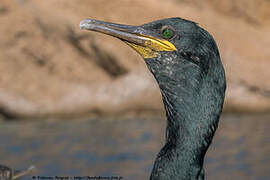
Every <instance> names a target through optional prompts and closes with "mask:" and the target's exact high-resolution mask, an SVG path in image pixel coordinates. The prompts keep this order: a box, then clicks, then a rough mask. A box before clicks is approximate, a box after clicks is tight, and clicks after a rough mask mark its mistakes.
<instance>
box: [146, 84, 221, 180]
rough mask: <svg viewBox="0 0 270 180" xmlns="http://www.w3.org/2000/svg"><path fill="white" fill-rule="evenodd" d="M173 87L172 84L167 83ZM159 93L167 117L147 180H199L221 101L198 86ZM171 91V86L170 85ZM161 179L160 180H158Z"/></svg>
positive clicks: (162, 90) (163, 89)
mask: <svg viewBox="0 0 270 180" xmlns="http://www.w3.org/2000/svg"><path fill="white" fill-rule="evenodd" d="M171 83H175V82H171ZM167 84H169V85H168V86H167V89H166V88H164V87H163V88H162V89H161V94H162V98H163V102H164V107H165V110H166V116H167V129H166V143H165V145H164V147H163V148H162V149H161V151H160V152H159V154H158V157H157V159H156V162H155V164H154V168H153V171H152V174H151V179H155V178H154V176H156V177H162V176H164V177H165V176H174V177H173V178H172V179H203V177H204V171H203V161H204V156H205V153H206V151H207V149H208V147H209V145H210V143H211V141H212V138H213V136H214V133H215V130H216V128H217V125H218V120H219V115H220V114H221V110H222V106H223V97H219V96H218V95H216V94H217V93H214V92H209V91H211V88H209V87H207V85H206V86H205V87H203V86H204V85H203V86H201V87H198V88H189V87H187V86H186V89H188V90H189V91H187V90H186V89H183V88H181V87H179V88H178V89H177V90H176V89H171V88H170V82H167ZM174 87H175V85H174ZM161 179H162V178H161Z"/></svg>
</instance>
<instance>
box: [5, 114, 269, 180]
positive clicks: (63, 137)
mask: <svg viewBox="0 0 270 180" xmlns="http://www.w3.org/2000/svg"><path fill="white" fill-rule="evenodd" d="M165 125H166V122H165V119H126V120H93V119H90V120H67V121H62V120H61V121H52V120H51V121H39V122H33V121H31V122H18V121H17V122H16V121H13V122H3V123H0V164H5V165H8V166H10V167H12V168H15V169H22V168H27V167H29V166H30V165H32V164H34V165H35V166H36V167H37V169H38V170H37V171H35V172H34V173H33V175H40V176H55V175H60V176H70V177H73V176H122V177H123V179H128V180H136V179H142V180H143V179H148V177H149V175H150V172H151V169H152V165H153V162H154V159H155V156H156V154H157V153H158V151H159V149H160V148H161V147H162V145H163V141H164V134H165ZM205 169H206V177H207V179H208V180H216V179H219V180H231V179H237V180H242V179H243V180H269V179H270V115H235V114H234V115H223V116H222V118H221V121H220V124H219V128H218V131H217V133H216V135H215V138H214V140H213V144H212V145H211V146H210V149H209V150H208V152H207V156H206V158H205ZM22 179H23V180H27V179H32V177H31V176H29V177H25V178H22Z"/></svg>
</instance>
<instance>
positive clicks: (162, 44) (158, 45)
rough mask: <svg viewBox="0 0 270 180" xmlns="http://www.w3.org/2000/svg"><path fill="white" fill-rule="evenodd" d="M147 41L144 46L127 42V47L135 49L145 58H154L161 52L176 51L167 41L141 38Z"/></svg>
mask: <svg viewBox="0 0 270 180" xmlns="http://www.w3.org/2000/svg"><path fill="white" fill-rule="evenodd" d="M141 38H142V39H144V40H145V43H144V46H141V45H137V44H134V43H132V42H128V41H125V43H127V45H129V46H131V47H132V48H133V49H135V50H136V51H137V52H138V53H139V54H140V55H141V56H142V57H143V58H154V57H156V56H157V55H158V52H159V51H175V50H176V48H175V46H174V45H173V44H172V43H170V42H169V41H167V40H159V39H155V38H153V37H146V36H141Z"/></svg>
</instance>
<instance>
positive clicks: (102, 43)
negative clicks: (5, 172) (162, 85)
mask: <svg viewBox="0 0 270 180" xmlns="http://www.w3.org/2000/svg"><path fill="white" fill-rule="evenodd" d="M87 17H90V18H96V19H99V20H104V21H111V22H116V23H124V24H131V25H140V24H144V23H147V22H150V21H153V20H157V19H162V18H167V17H182V18H186V19H190V20H193V21H195V22H198V23H199V25H200V26H202V27H203V28H205V29H207V30H208V31H209V32H210V33H211V34H212V35H213V36H214V38H215V40H216V42H217V44H218V46H219V50H220V54H221V58H222V61H223V64H224V66H225V70H226V73H227V80H228V88H227V95H226V102H225V109H224V110H225V111H226V112H243V113H245V112H260V113H264V112H270V81H269V77H270V68H269V66H270V50H269V49H270V1H269V0H257V1H255V0H238V1H233V0H222V1H218V0H205V1H203V2H202V1H200V0H192V1H190V0H189V1H187V0H167V1H161V0H148V1H143V0H118V1H106V0H98V1H93V0H73V1H67V0H46V1H35V0H0V115H1V116H2V117H3V118H7V119H12V118H16V119H17V118H22V119H23V118H37V117H40V118H43V117H78V116H86V115H87V116H88V115H95V116H125V115H127V116H130V115H131V116H140V115H152V114H155V115H156V114H162V113H163V106H162V102H161V96H160V93H159V89H158V87H157V85H156V83H155V81H154V79H153V77H152V75H151V74H150V73H149V72H148V70H147V69H146V66H145V64H144V62H143V60H142V59H141V57H140V56H139V55H138V54H137V53H136V52H134V51H133V50H131V49H130V48H129V47H127V46H126V45H125V44H124V43H122V42H120V41H119V40H117V39H114V38H111V37H109V36H105V35H102V34H98V33H93V32H86V31H82V30H80V29H79V22H80V20H82V19H84V18H87Z"/></svg>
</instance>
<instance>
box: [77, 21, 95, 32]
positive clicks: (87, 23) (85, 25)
mask: <svg viewBox="0 0 270 180" xmlns="http://www.w3.org/2000/svg"><path fill="white" fill-rule="evenodd" d="M92 23H93V22H92V20H91V19H84V20H82V21H81V22H80V29H89V30H90V29H91V27H92Z"/></svg>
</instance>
